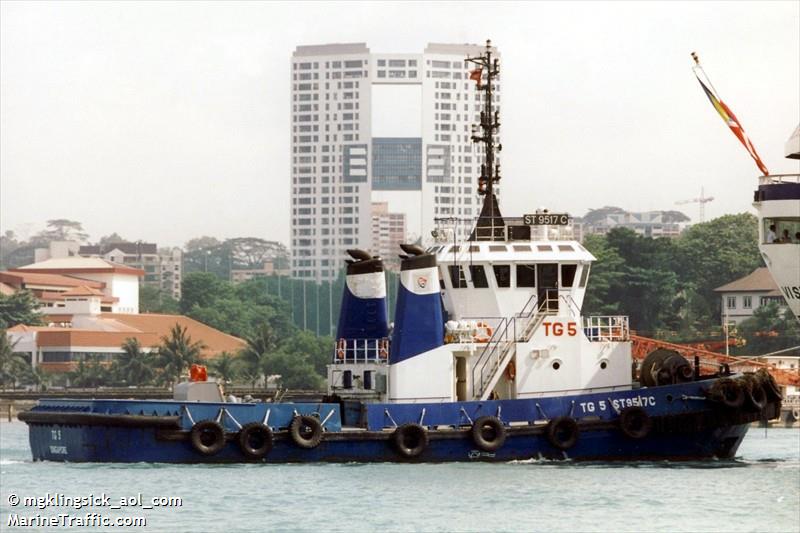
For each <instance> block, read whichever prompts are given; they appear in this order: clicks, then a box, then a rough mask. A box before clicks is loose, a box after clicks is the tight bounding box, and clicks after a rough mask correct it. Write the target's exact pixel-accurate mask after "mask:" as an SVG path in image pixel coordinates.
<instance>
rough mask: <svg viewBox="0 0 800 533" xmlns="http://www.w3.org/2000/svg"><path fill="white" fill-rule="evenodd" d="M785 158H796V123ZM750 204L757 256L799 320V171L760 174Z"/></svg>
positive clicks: (799, 135) (799, 136) (799, 149)
mask: <svg viewBox="0 0 800 533" xmlns="http://www.w3.org/2000/svg"><path fill="white" fill-rule="evenodd" d="M786 157H787V158H788V159H800V125H798V126H797V129H795V130H794V133H793V134H792V136H791V137H789V140H788V141H787V142H786ZM753 206H754V207H755V208H756V211H757V212H758V248H759V250H760V251H761V256H762V257H763V258H764V262H765V263H766V264H767V268H769V271H770V274H772V277H773V278H774V279H775V283H777V284H778V287H780V290H781V292H782V293H783V297H784V298H785V300H786V303H787V304H789V309H791V310H792V313H794V316H795V317H797V319H798V320H800V174H774V175H764V176H760V177H759V178H758V189H757V190H756V191H755V194H754V198H753Z"/></svg>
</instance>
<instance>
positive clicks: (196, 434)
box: [189, 420, 225, 456]
mask: <svg viewBox="0 0 800 533" xmlns="http://www.w3.org/2000/svg"><path fill="white" fill-rule="evenodd" d="M189 440H190V442H191V443H192V447H193V448H194V449H195V450H197V451H198V452H200V453H201V454H203V455H208V456H211V455H215V454H217V453H219V452H220V451H221V450H222V448H224V447H225V429H224V428H223V427H222V424H220V423H219V422H215V421H214V420H202V421H200V422H198V423H196V424H195V425H193V426H192V430H191V432H190V433H189Z"/></svg>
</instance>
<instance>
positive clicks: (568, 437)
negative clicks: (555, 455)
mask: <svg viewBox="0 0 800 533" xmlns="http://www.w3.org/2000/svg"><path fill="white" fill-rule="evenodd" d="M579 434H580V429H579V428H578V423H577V422H576V421H575V419H574V418H570V417H568V416H559V417H558V418H554V419H552V420H551V421H550V422H548V423H547V440H548V442H550V444H552V445H553V446H555V447H556V448H558V449H559V450H568V449H570V448H572V447H573V446H575V443H577V442H578V435H579Z"/></svg>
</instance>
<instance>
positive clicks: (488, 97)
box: [464, 39, 505, 241]
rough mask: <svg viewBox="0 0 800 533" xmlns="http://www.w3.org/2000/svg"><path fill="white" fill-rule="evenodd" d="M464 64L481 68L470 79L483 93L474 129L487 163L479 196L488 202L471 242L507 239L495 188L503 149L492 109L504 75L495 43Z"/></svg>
mask: <svg viewBox="0 0 800 533" xmlns="http://www.w3.org/2000/svg"><path fill="white" fill-rule="evenodd" d="M464 62H465V63H472V64H474V65H475V66H476V67H477V68H475V69H474V70H472V71H471V72H470V75H469V79H471V80H474V81H475V82H477V88H478V90H479V91H481V92H483V109H482V111H481V113H480V123H479V124H475V125H473V126H472V142H474V143H480V144H482V145H483V150H484V162H483V164H482V165H481V175H480V177H479V178H478V194H479V195H481V196H483V197H484V199H483V207H482V208H481V213H480V216H479V217H478V222H477V224H476V226H475V229H474V230H473V232H472V235H471V236H470V240H472V241H474V240H491V241H494V240H504V239H505V235H504V233H505V222H504V220H503V216H502V215H501V214H500V207H499V205H498V203H497V197H496V196H495V193H494V185H495V183H497V182H499V181H500V164H499V163H498V162H496V159H495V150H496V151H498V152H500V151H501V150H502V148H503V147H502V145H500V144H498V145H496V146H495V142H494V141H495V140H494V136H495V135H496V134H497V132H498V131H499V129H500V114H499V112H497V111H494V110H493V109H492V103H493V102H492V90H493V86H492V83H493V82H494V80H495V79H496V78H497V77H498V75H499V74H500V61H499V60H498V59H497V58H493V57H492V41H490V40H488V39H487V40H486V51H485V52H484V53H483V54H481V55H479V56H477V57H468V58H466V59H465V60H464ZM479 130H480V131H479Z"/></svg>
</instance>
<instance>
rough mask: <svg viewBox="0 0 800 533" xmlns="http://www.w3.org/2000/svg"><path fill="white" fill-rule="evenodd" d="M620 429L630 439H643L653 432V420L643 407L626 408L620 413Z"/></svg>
mask: <svg viewBox="0 0 800 533" xmlns="http://www.w3.org/2000/svg"><path fill="white" fill-rule="evenodd" d="M619 429H620V430H621V431H622V433H624V434H625V436H626V437H628V438H631V439H643V438H645V437H646V436H647V435H649V434H650V431H652V429H653V420H652V419H651V418H650V415H648V414H647V411H645V410H644V409H643V408H641V407H638V406H633V407H626V408H625V409H623V410H622V411H620V413H619Z"/></svg>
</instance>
